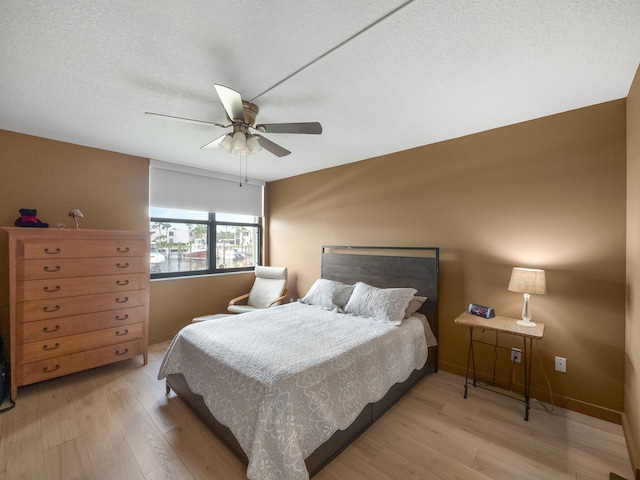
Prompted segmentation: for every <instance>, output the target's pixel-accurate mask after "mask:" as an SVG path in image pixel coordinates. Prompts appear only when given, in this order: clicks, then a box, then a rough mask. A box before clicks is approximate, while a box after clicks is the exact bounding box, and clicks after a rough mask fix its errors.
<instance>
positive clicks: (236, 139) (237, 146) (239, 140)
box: [231, 132, 247, 155]
mask: <svg viewBox="0 0 640 480" xmlns="http://www.w3.org/2000/svg"><path fill="white" fill-rule="evenodd" d="M231 148H232V149H233V150H234V152H235V153H238V152H239V151H241V150H246V149H247V137H245V135H244V133H242V132H235V133H234V134H233V141H232V142H231ZM239 155H242V154H239Z"/></svg>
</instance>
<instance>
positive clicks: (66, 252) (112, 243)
mask: <svg viewBox="0 0 640 480" xmlns="http://www.w3.org/2000/svg"><path fill="white" fill-rule="evenodd" d="M146 248H147V245H146V243H145V242H143V241H142V240H139V239H124V238H123V239H114V240H86V239H85V240H82V239H68V238H67V239H55V238H52V239H47V240H44V239H43V240H31V239H30V240H26V241H22V242H20V243H19V244H18V255H20V256H21V257H22V258H24V259H27V260H30V259H52V258H56V259H57V258H86V257H140V256H143V255H144V254H145V252H146Z"/></svg>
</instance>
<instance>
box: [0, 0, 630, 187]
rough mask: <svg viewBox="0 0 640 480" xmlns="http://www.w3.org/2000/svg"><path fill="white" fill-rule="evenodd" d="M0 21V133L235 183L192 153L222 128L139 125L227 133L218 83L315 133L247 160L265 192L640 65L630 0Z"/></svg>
mask: <svg viewBox="0 0 640 480" xmlns="http://www.w3.org/2000/svg"><path fill="white" fill-rule="evenodd" d="M398 7H401V8H398ZM396 9H397V10H396ZM0 11H1V12H2V14H1V15H0V79H1V80H0V129H4V130H10V131H15V132H21V133H26V134H31V135H37V136H40V137H45V138H51V139H55V140H61V141H65V142H71V143H76V144H80V145H87V146H91V147H96V148H102V149H107V150H112V151H116V152H123V153H128V154H132V155H138V156H142V157H148V158H152V159H157V160H162V161H166V162H173V163H178V164H182V165H187V166H191V167H198V168H204V169H208V170H213V171H216V172H221V173H228V174H233V175H236V174H238V173H239V168H240V161H241V159H240V157H237V156H235V155H231V154H229V153H227V152H225V151H224V150H222V149H220V148H215V149H208V150H200V147H201V146H202V145H204V144H206V143H208V142H210V141H211V140H213V139H215V138H216V137H218V136H220V135H221V134H222V133H224V130H222V129H220V128H216V127H213V126H203V125H196V124H192V123H186V122H179V121H172V120H166V119H162V118H157V117H150V116H146V115H144V112H145V111H152V112H158V113H163V114H168V115H175V116H180V117H187V118H193V119H199V120H205V121H211V122H219V123H226V122H225V114H224V111H223V109H222V106H221V104H220V101H219V99H218V97H217V95H216V92H215V90H214V88H213V85H214V84H216V83H218V84H222V85H226V86H229V87H231V88H234V89H235V90H238V91H239V92H241V93H242V95H243V98H244V99H246V100H252V99H254V98H255V103H256V104H257V105H258V107H259V108H260V113H259V115H258V123H278V122H306V121H318V122H320V123H321V124H322V126H323V129H324V131H323V134H322V135H319V136H317V135H290V134H270V135H267V134H265V136H266V137H268V138H269V139H270V140H272V141H274V142H276V143H278V144H280V145H282V146H283V147H285V148H287V149H288V150H291V151H292V152H293V153H292V154H291V155H289V156H287V157H283V158H278V157H275V156H273V155H271V154H270V153H268V152H266V151H264V150H263V151H261V152H260V153H258V154H256V155H252V156H249V157H248V158H247V169H248V175H249V177H251V178H255V179H260V180H266V181H271V180H275V179H280V178H285V177H290V176H293V175H298V174H301V173H305V172H310V171H314V170H319V169H323V168H328V167H331V166H335V165H340V164H344V163H349V162H355V161H359V160H363V159H366V158H371V157H375V156H379V155H383V154H387V153H391V152H396V151H400V150H405V149H408V148H412V147H416V146H419V145H425V144H430V143H434V142H438V141H442V140H447V139H450V138H455V137H460V136H463V135H467V134H470V133H475V132H479V131H484V130H488V129H491V128H496V127H500V126H504V125H508V124H513V123H517V122H521V121H525V120H530V119H533V118H539V117H542V116H545V115H550V114H554V113H559V112H563V111H567V110H571V109H575V108H580V107H584V106H588V105H593V104H597V103H601V102H605V101H609V100H613V99H618V98H622V97H625V96H626V95H627V93H628V90H629V87H630V85H631V81H632V79H633V75H634V73H635V71H636V69H637V68H638V62H639V60H640V1H638V0H617V1H616V0H590V1H585V0H530V1H508V0H502V1H499V0H482V1H473V0H458V1H455V0H452V1H446V2H445V1H427V0H414V1H410V2H406V1H404V0H403V1H392V0H352V1H349V2H345V1H343V0H340V1H339V0H326V1H316V2H311V1H306V0H305V1H297V2H292V1H283V0H277V1H269V2H264V1H258V0H253V1H249V0H235V1H233V2H230V1H222V0H184V1H182V2H176V1H175V0H111V1H104V0H56V1H55V2H54V1H47V2H45V1H42V0H20V1H16V0H0ZM394 11H395V12H394ZM385 16H386V18H383V17H385ZM380 19H382V20H381V21H379V22H378V20H380ZM376 22H377V23H376ZM370 25H371V27H370V28H367V27H368V26H370ZM359 32H361V33H359ZM296 72H297V73H296ZM292 74H293V76H291V75H292ZM288 77H290V78H288ZM283 80H284V81H283ZM272 87H273V88H272ZM256 97H257V98H256ZM243 162H244V161H243ZM243 165H244V163H243ZM243 168H244V167H243Z"/></svg>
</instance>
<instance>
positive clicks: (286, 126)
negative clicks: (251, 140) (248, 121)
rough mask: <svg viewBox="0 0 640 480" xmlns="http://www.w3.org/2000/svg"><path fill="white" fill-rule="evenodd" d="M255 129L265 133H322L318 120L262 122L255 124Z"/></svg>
mask: <svg viewBox="0 0 640 480" xmlns="http://www.w3.org/2000/svg"><path fill="white" fill-rule="evenodd" d="M256 129H257V130H259V131H261V132H265V133H306V134H313V135H320V134H321V133H322V125H320V124H319V123H318V122H303V123H264V124H260V125H256Z"/></svg>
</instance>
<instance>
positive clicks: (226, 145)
mask: <svg viewBox="0 0 640 480" xmlns="http://www.w3.org/2000/svg"><path fill="white" fill-rule="evenodd" d="M231 143H232V137H231V134H227V135H225V136H224V138H223V139H222V141H221V142H220V146H221V147H222V148H223V149H224V150H225V151H227V152H229V153H231Z"/></svg>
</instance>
